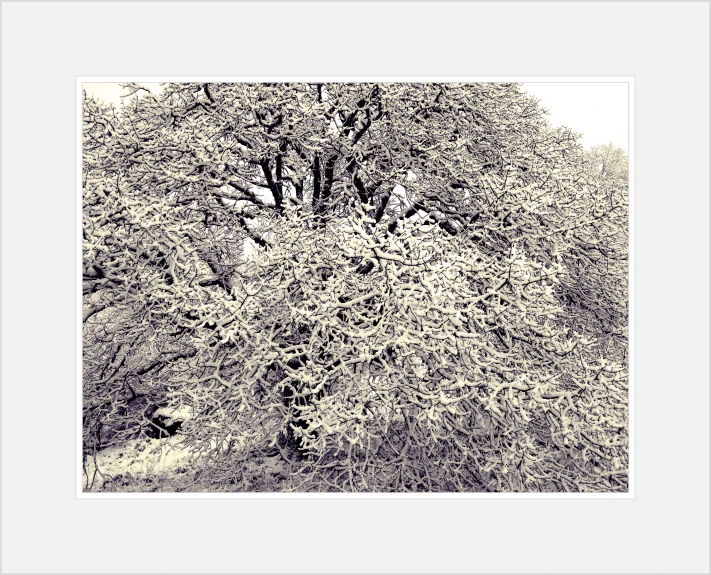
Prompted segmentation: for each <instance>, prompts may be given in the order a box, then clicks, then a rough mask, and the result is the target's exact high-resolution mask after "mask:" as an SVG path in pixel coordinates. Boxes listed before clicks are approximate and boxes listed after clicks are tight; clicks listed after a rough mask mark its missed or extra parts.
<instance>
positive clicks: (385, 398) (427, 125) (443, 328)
mask: <svg viewBox="0 0 711 575" xmlns="http://www.w3.org/2000/svg"><path fill="white" fill-rule="evenodd" d="M126 87H127V88H128V89H129V90H131V91H139V93H138V94H137V96H136V97H134V98H132V99H131V100H130V101H129V102H128V103H127V104H126V105H125V106H123V107H122V108H121V110H118V111H117V110H115V109H113V108H110V107H107V106H105V105H103V104H101V103H100V102H98V101H96V100H94V99H91V98H87V97H85V98H84V102H83V104H84V106H83V110H84V111H83V114H84V118H83V119H84V143H83V168H84V170H83V174H84V175H83V191H84V197H83V201H84V203H83V237H84V244H83V255H84V264H83V265H84V270H83V271H84V287H83V293H84V310H83V311H84V410H83V411H84V444H85V453H86V454H87V455H91V454H93V453H95V451H96V450H98V449H101V448H102V447H104V446H105V445H107V444H109V443H111V442H118V441H122V440H125V439H127V438H129V437H133V436H134V435H135V434H136V433H138V432H140V430H141V429H144V430H146V429H148V428H151V427H152V428H156V427H158V428H159V429H158V431H159V432H160V431H161V430H160V427H161V425H160V424H156V422H155V420H150V419H147V418H146V414H145V411H144V410H141V409H135V408H133V407H132V406H135V405H141V406H143V405H145V404H151V405H160V406H167V407H169V408H171V409H181V410H185V409H189V410H190V412H191V413H192V416H191V418H190V419H189V420H188V421H186V422H185V423H184V424H183V427H182V429H181V434H182V437H183V440H184V443H185V445H186V447H187V448H189V449H191V450H192V451H193V452H194V453H195V456H196V457H197V458H199V460H200V462H201V466H202V470H203V472H202V474H201V481H203V482H204V483H203V484H204V485H210V486H212V487H213V488H220V486H223V487H224V486H225V485H227V484H229V483H230V482H232V483H234V482H235V481H234V480H235V477H238V476H239V474H240V470H241V468H242V465H243V463H244V462H245V461H246V460H247V459H248V458H250V457H254V456H255V454H259V453H261V454H265V455H272V456H275V457H281V458H284V459H285V460H286V461H287V462H288V465H289V469H290V471H291V479H292V485H294V486H295V487H294V488H296V489H304V490H309V489H311V490H347V491H404V490H407V491H618V490H622V491H624V490H627V476H628V475H627V474H628V470H627V467H628V393H627V244H628V240H627V182H626V177H621V175H620V174H621V172H620V171H619V170H620V166H621V165H622V163H624V162H626V158H624V157H622V158H619V157H617V156H614V158H615V161H616V162H617V163H615V170H617V171H616V172H615V174H616V175H615V177H612V176H611V175H610V173H611V172H610V170H602V171H601V170H600V169H599V167H598V169H595V162H596V161H597V160H598V158H597V157H596V156H594V155H591V154H589V153H586V152H584V151H583V149H582V147H581V146H580V145H579V144H578V143H577V141H576V139H575V135H574V134H571V133H570V132H569V131H567V130H565V129H553V128H551V127H550V126H549V125H548V123H547V122H546V120H545V118H544V116H543V113H542V110H541V109H540V108H539V107H538V104H537V102H536V101H535V100H534V99H532V98H530V97H529V96H528V95H527V94H525V93H524V92H522V91H521V89H520V87H519V85H517V84H508V83H507V84H500V83H498V84H497V83H484V84H428V83H421V84H415V83H382V84H366V83H327V84H315V83H308V84H307V83H304V84H295V83H292V84H283V83H273V84H266V83H263V84H170V85H167V86H166V87H165V89H164V90H163V91H162V92H161V94H160V95H159V96H154V95H153V94H151V93H148V92H147V91H146V92H145V93H144V92H143V90H142V89H141V88H140V86H138V85H135V84H127V85H126ZM140 94H143V95H140ZM601 163H602V162H601Z"/></svg>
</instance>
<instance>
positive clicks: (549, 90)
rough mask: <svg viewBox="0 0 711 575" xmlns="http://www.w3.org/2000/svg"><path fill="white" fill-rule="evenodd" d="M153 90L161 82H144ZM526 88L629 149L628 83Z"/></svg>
mask: <svg viewBox="0 0 711 575" xmlns="http://www.w3.org/2000/svg"><path fill="white" fill-rule="evenodd" d="M141 85H143V86H145V87H146V88H148V89H149V90H151V91H152V92H153V93H155V94H157V93H158V92H160V90H161V85H160V84H159V83H151V82H146V83H141ZM84 89H85V90H86V91H87V93H88V94H89V95H94V96H97V97H98V98H100V99H102V100H103V101H104V102H106V103H113V104H114V105H116V106H117V107H118V106H120V105H121V94H122V93H123V88H121V86H119V85H118V84H115V83H96V82H94V83H84ZM523 89H524V90H525V91H527V92H528V93H529V94H531V95H532V96H534V97H535V98H537V99H538V100H540V103H541V105H542V106H543V107H544V108H546V109H547V110H548V111H549V112H550V115H548V116H547V119H548V121H549V122H550V123H551V124H552V125H554V126H567V127H568V128H570V129H571V130H573V131H574V132H578V133H581V134H582V139H581V141H582V144H583V146H585V147H586V148H590V147H592V146H597V145H599V144H609V143H610V142H612V143H613V144H615V145H616V146H619V147H620V148H622V149H624V150H625V151H628V134H629V127H628V126H629V117H628V84H627V83H626V82H530V83H529V82H527V83H525V84H523Z"/></svg>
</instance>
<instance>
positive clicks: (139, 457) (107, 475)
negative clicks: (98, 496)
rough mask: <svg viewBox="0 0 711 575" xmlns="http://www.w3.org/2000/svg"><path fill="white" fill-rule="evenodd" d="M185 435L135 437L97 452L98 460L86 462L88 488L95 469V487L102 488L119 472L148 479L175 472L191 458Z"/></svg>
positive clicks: (133, 477) (166, 475) (93, 488)
mask: <svg viewBox="0 0 711 575" xmlns="http://www.w3.org/2000/svg"><path fill="white" fill-rule="evenodd" d="M181 439H182V438H181V437H180V436H177V435H176V436H174V437H168V438H166V439H149V438H142V439H134V440H131V441H127V442H126V443H124V444H122V445H117V446H115V447H108V448H106V449H103V450H102V451H100V452H98V453H97V454H96V461H94V459H93V458H90V459H88V460H87V462H86V466H85V474H84V480H83V484H84V489H85V490H87V491H88V490H89V489H88V485H87V480H88V484H89V485H91V482H92V478H93V477H94V471H95V470H97V473H96V476H95V480H94V484H93V486H92V487H91V490H92V491H97V490H102V489H103V487H104V484H105V483H106V482H107V481H109V482H110V481H113V480H115V479H116V478H118V477H119V476H120V477H122V478H123V477H126V476H130V478H131V479H146V478H156V477H158V478H160V477H169V476H173V475H175V474H176V473H177V472H178V470H179V468H181V467H184V466H186V465H187V464H188V460H189V459H190V452H189V451H187V450H186V449H184V448H182V447H181V446H180V441H181ZM97 468H98V469H97Z"/></svg>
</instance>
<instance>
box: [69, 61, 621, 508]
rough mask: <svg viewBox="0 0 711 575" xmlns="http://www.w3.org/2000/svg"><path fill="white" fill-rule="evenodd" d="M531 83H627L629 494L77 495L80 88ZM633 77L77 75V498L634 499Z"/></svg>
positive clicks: (79, 434) (79, 433)
mask: <svg viewBox="0 0 711 575" xmlns="http://www.w3.org/2000/svg"><path fill="white" fill-rule="evenodd" d="M297 81H299V82H315V81H328V82H463V83H465V82H466V83H469V82H522V83H527V82H531V83H533V82H535V83H547V82H555V83H571V84H572V83H595V84H597V83H627V84H628V138H629V140H628V141H629V144H628V156H629V242H630V243H629V262H628V265H629V268H628V269H629V343H628V346H629V347H628V349H629V367H628V373H629V390H628V393H629V398H628V402H629V422H630V424H629V425H630V429H629V435H628V437H629V470H628V474H629V491H628V492H626V493H508V492H506V493H467V492H465V493H428V492H423V493H281V492H269V493H253V492H247V493H186V492H180V493H177V492H174V493H157V492H151V493H86V492H84V491H83V490H82V419H81V413H82V291H81V285H82V276H81V270H82V189H81V182H82V166H81V158H82V138H81V135H82V84H83V83H91V82H111V83H119V82H139V83H140V82H151V83H160V82H209V83H228V82H230V83H231V82H255V83H257V82H297ZM634 85H635V78H634V76H432V75H429V76H392V75H388V76H385V77H384V76H315V75H304V76H240V77H230V76H227V77H224V76H133V75H132V76H77V79H76V105H77V109H76V113H77V116H76V126H77V133H76V169H77V176H76V178H77V179H76V192H77V196H76V217H77V222H76V243H77V245H76V258H77V259H76V270H77V271H76V278H77V285H76V288H75V292H76V296H77V304H76V305H77V313H76V319H77V324H76V329H75V331H76V334H75V335H76V348H77V359H76V361H77V369H76V373H77V380H78V381H77V388H76V398H77V402H76V409H77V411H76V415H75V418H76V424H77V429H76V444H77V451H76V465H75V468H76V474H77V475H76V486H77V492H76V497H77V499H102V500H104V499H420V500H422V499H499V500H500V499H566V500H567V499H635V481H634V479H635V459H634V452H635V432H634V421H635V420H634V387H635V386H634V303H633V302H634V279H633V278H634V196H635V192H634V190H635V187H634V164H635V161H634V143H635V137H634V135H635V131H634V102H635V100H634V94H635V92H634Z"/></svg>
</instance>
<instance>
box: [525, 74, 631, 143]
mask: <svg viewBox="0 0 711 575" xmlns="http://www.w3.org/2000/svg"><path fill="white" fill-rule="evenodd" d="M523 89H524V90H525V91H526V92H528V93H529V94H531V95H532V96H534V97H535V98H536V99H538V100H540V103H541V106H543V107H544V108H546V109H547V110H548V111H549V112H550V114H549V115H548V116H546V117H547V119H548V121H549V122H550V123H551V124H552V125H554V126H567V127H568V128H570V129H571V130H573V131H574V132H579V133H581V134H582V138H581V141H582V144H583V146H584V147H586V148H590V147H592V146H597V145H599V144H609V143H610V142H612V143H613V144H615V145H616V146H619V147H620V148H622V149H623V150H625V152H628V151H629V148H628V137H629V116H628V84H627V82H535V83H533V82H532V83H528V82H527V83H525V84H523Z"/></svg>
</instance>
